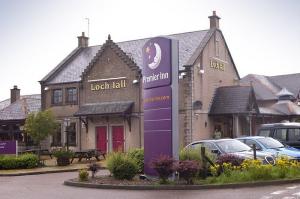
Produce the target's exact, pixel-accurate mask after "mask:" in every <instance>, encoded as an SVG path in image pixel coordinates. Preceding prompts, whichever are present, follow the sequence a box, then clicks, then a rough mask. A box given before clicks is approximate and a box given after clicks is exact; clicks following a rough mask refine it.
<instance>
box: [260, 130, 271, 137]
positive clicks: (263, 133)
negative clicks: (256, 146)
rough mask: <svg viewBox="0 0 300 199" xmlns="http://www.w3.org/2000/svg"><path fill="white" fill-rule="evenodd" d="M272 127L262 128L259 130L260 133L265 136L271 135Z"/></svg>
mask: <svg viewBox="0 0 300 199" xmlns="http://www.w3.org/2000/svg"><path fill="white" fill-rule="evenodd" d="M270 132H271V131H270V129H262V130H260V131H259V135H260V136H263V137H269V136H270Z"/></svg>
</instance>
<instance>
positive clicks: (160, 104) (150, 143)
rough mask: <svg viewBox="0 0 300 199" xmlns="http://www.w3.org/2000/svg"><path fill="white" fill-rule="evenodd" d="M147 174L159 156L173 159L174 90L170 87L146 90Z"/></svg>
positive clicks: (145, 134) (150, 172)
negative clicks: (153, 161) (151, 164)
mask: <svg viewBox="0 0 300 199" xmlns="http://www.w3.org/2000/svg"><path fill="white" fill-rule="evenodd" d="M144 140H145V142H144V148H145V173H146V174H150V175H156V173H155V171H154V170H153V169H152V168H151V167H150V163H151V162H152V160H153V159H155V158H157V157H158V156H159V155H168V156H170V157H172V90H171V87H170V86H165V87H159V88H154V89H146V90H144Z"/></svg>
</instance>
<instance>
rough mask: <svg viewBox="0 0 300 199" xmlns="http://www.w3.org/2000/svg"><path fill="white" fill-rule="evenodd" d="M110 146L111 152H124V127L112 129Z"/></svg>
mask: <svg viewBox="0 0 300 199" xmlns="http://www.w3.org/2000/svg"><path fill="white" fill-rule="evenodd" d="M112 145H113V151H122V152H123V151H124V127H123V126H113V127H112Z"/></svg>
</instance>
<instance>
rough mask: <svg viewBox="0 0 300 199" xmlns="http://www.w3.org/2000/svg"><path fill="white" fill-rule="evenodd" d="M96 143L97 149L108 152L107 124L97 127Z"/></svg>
mask: <svg viewBox="0 0 300 199" xmlns="http://www.w3.org/2000/svg"><path fill="white" fill-rule="evenodd" d="M96 132H97V134H96V136H97V137H96V145H97V149H98V150H100V151H102V152H104V153H107V128H106V126H101V127H96Z"/></svg>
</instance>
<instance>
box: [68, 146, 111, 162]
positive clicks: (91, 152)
mask: <svg viewBox="0 0 300 199" xmlns="http://www.w3.org/2000/svg"><path fill="white" fill-rule="evenodd" d="M101 156H102V157H103V158H104V159H105V158H106V157H105V156H106V154H105V153H104V152H102V151H100V150H97V149H87V150H81V151H74V157H73V158H72V160H71V163H72V162H73V160H74V159H75V158H78V162H80V161H81V160H82V159H83V158H85V159H86V160H91V159H92V158H93V157H94V158H96V160H97V161H100V157H101Z"/></svg>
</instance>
